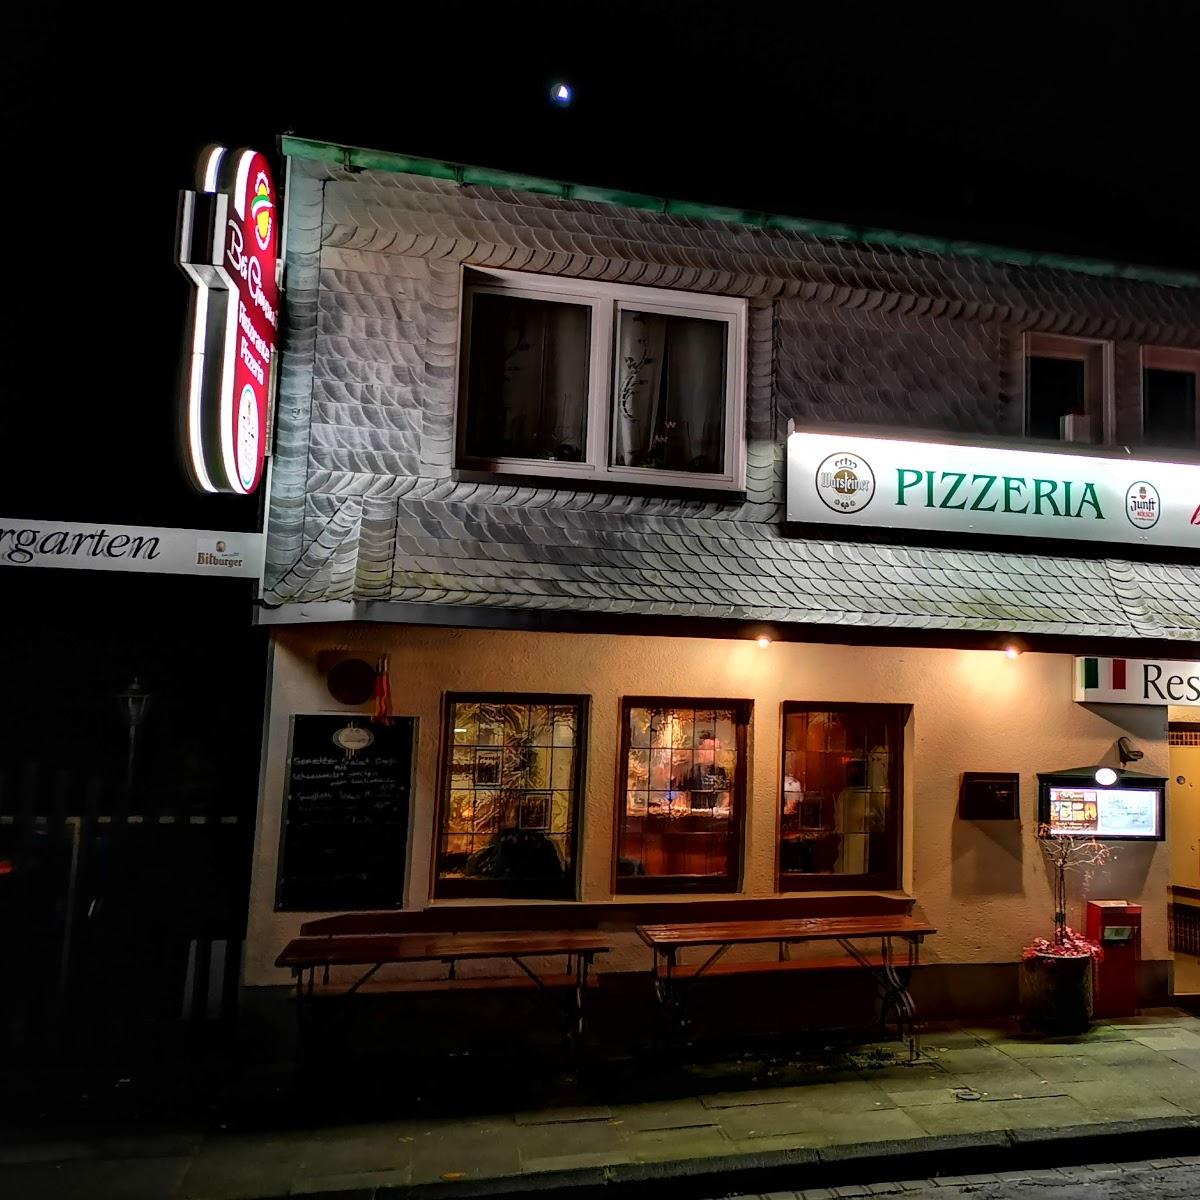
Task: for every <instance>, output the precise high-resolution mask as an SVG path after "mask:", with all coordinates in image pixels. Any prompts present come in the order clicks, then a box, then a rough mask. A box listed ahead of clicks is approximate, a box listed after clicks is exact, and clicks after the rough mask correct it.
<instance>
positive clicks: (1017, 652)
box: [1004, 642, 1021, 660]
mask: <svg viewBox="0 0 1200 1200" xmlns="http://www.w3.org/2000/svg"><path fill="white" fill-rule="evenodd" d="M1004 657H1005V658H1007V659H1010V660H1011V659H1014V658H1020V657H1021V647H1020V646H1015V645H1013V643H1012V642H1009V643H1008V645H1007V646H1005V647H1004Z"/></svg>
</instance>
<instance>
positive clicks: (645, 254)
mask: <svg viewBox="0 0 1200 1200" xmlns="http://www.w3.org/2000/svg"><path fill="white" fill-rule="evenodd" d="M287 202H288V206H289V227H288V244H287V260H286V261H287V277H286V292H287V307H286V334H285V340H284V350H283V356H282V360H281V370H280V381H279V392H278V401H277V412H276V425H277V436H276V443H275V460H274V467H273V477H272V484H271V497H270V524H269V541H268V552H267V555H268V577H267V594H266V601H267V603H268V605H270V606H280V609H281V611H282V612H286V611H287V608H288V606H293V605H296V604H299V603H313V602H320V601H350V602H355V604H357V605H362V604H365V603H366V602H381V603H383V604H384V605H394V606H395V607H394V608H387V609H386V610H385V611H386V612H387V613H388V614H389V615H390V614H394V616H395V619H396V620H405V619H409V618H408V617H406V613H408V612H411V611H415V610H412V609H411V606H413V605H421V606H429V605H433V606H439V608H445V609H447V610H461V609H462V607H463V606H469V607H470V608H472V609H475V610H477V615H478V610H481V609H484V610H490V611H492V612H495V611H496V610H516V609H544V610H572V611H588V612H596V613H627V614H647V615H650V614H653V615H675V616H680V617H691V616H695V617H706V618H731V619H742V620H745V619H754V620H760V619H761V620H770V621H780V622H812V623H817V624H826V625H833V626H837V625H857V626H880V627H893V628H912V629H922V630H929V629H940V630H972V631H997V632H1013V633H1047V634H1067V635H1083V636H1089V637H1146V638H1155V639H1163V638H1171V639H1182V640H1200V567H1192V566H1183V565H1178V566H1166V565H1155V564H1147V563H1140V562H1137V563H1133V562H1127V561H1123V560H1119V559H1115V558H1114V559H1104V558H1090V559H1089V558H1067V557H1049V556H1041V555H1035V554H1029V555H1018V554H1012V553H995V552H990V551H989V550H988V549H987V548H986V546H983V547H982V548H981V549H979V550H970V551H968V550H955V551H949V550H939V549H930V548H918V547H903V546H895V545H875V544H864V543H843V542H838V541H833V540H828V539H827V538H824V537H807V538H806V537H800V536H797V535H796V534H795V532H794V531H785V530H784V528H783V525H782V520H783V502H784V470H783V466H784V464H783V453H784V448H783V444H784V435H785V431H786V428H787V423H788V421H789V420H794V421H795V422H796V423H797V424H799V425H809V426H811V425H817V424H821V423H826V422H838V423H841V424H846V423H849V424H863V425H870V426H895V427H900V428H903V429H905V430H909V431H911V430H916V429H919V430H923V431H928V432H931V433H937V432H952V433H957V434H964V433H965V434H978V435H979V436H980V437H981V438H984V439H986V438H988V437H996V436H1010V437H1011V436H1013V435H1017V434H1019V433H1020V429H1021V420H1022V417H1021V395H1020V364H1019V359H1018V358H1017V357H1015V356H1014V346H1015V345H1016V344H1017V339H1019V336H1020V334H1021V332H1022V331H1025V330H1037V331H1045V332H1054V333H1062V334H1072V335H1080V336H1088V337H1097V338H1106V339H1111V340H1112V341H1113V343H1114V368H1115V369H1114V378H1115V381H1116V389H1117V394H1116V405H1115V411H1116V421H1117V434H1118V436H1119V437H1120V438H1121V439H1122V440H1127V441H1130V442H1135V441H1136V440H1137V436H1138V422H1139V419H1140V418H1139V416H1138V411H1139V410H1138V406H1137V402H1136V396H1135V395H1133V393H1134V392H1135V390H1136V388H1137V387H1138V385H1139V382H1140V373H1139V370H1138V352H1139V349H1138V348H1139V346H1140V345H1141V344H1153V345H1169V346H1180V347H1196V346H1200V290H1193V289H1188V288H1182V287H1170V286H1159V285H1155V284H1149V283H1141V282H1134V281H1131V280H1123V279H1116V278H1113V279H1109V278H1099V277H1092V276H1089V275H1086V274H1081V273H1078V272H1072V271H1067V270H1052V269H1044V268H1022V267H1018V266H1007V265H1003V264H998V263H995V262H991V261H986V260H985V259H983V258H981V257H971V256H970V255H967V254H964V255H961V256H952V255H935V254H931V253H922V252H902V251H898V250H886V249H881V248H876V247H872V246H869V245H858V244H851V243H848V242H834V241H823V240H820V239H817V238H813V237H808V236H802V235H799V234H795V233H789V232H784V231H781V230H775V229H759V228H753V227H750V226H746V225H739V224H735V223H732V222H729V223H725V222H718V221H712V220H700V219H692V218H686V217H680V216H666V215H662V214H655V213H649V212H646V211H642V210H635V209H625V208H621V207H617V206H615V205H612V204H606V203H600V202H588V201H580V200H572V199H558V198H554V197H550V196H545V195H538V194H534V193H530V192H515V191H508V190H502V189H498V188H484V187H478V186H467V185H463V184H460V183H457V182H454V181H452V180H442V179H433V178H426V177H423V176H417V175H411V174H399V173H389V172H384V171H363V172H350V171H344V170H339V169H336V168H333V169H331V168H329V167H327V166H324V165H322V164H319V163H315V162H311V161H306V160H304V159H300V158H296V159H293V160H292V171H291V176H290V187H289V194H288V198H287ZM464 265H474V266H491V267H504V268H508V269H517V270H528V271H536V272H541V273H547V274H554V273H557V274H562V275H568V276H573V277H578V278H586V279H599V280H605V281H610V282H627V283H631V284H637V285H639V286H647V285H649V286H661V287H666V288H673V289H677V290H694V291H698V292H714V293H723V294H729V295H738V296H744V297H747V298H748V299H749V302H750V322H749V351H748V371H749V378H748V391H747V437H748V467H747V480H746V489H745V494H744V496H741V497H737V498H732V499H731V500H730V501H729V502H717V501H713V500H710V499H704V500H696V499H693V498H687V497H686V496H683V495H682V494H681V495H680V496H679V497H678V498H674V497H664V496H630V495H617V494H612V493H607V492H602V491H583V490H572V489H570V488H569V487H567V486H560V487H555V486H553V485H547V486H544V487H531V486H520V485H517V484H512V483H507V482H503V481H500V482H496V483H479V482H468V481H464V480H458V479H456V478H455V473H454V461H453V451H454V446H453V423H454V409H455V402H456V397H455V366H456V358H457V350H458V347H457V340H458V307H459V298H460V289H461V271H462V268H463V266H464ZM1198 473H1200V469H1198ZM1197 491H1198V494H1197V499H1198V501H1200V487H1198V489H1197ZM698 562H700V563H702V564H703V566H697V563H698ZM340 611H341V613H342V615H347V614H348V615H351V616H353V615H355V614H361V613H362V612H363V611H365V610H364V609H362V608H352V609H349V610H344V609H343V610H340ZM379 611H380V609H379V608H378V603H377V604H376V606H375V607H374V608H373V609H372V612H373V615H376V616H377V615H378V614H379ZM426 611H427V610H426ZM277 615H279V614H278V613H277Z"/></svg>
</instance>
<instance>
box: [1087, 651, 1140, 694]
mask: <svg viewBox="0 0 1200 1200" xmlns="http://www.w3.org/2000/svg"><path fill="white" fill-rule="evenodd" d="M1075 661H1076V662H1077V663H1078V664H1079V673H1080V674H1079V682H1080V685H1081V686H1082V687H1083V688H1085V689H1086V690H1088V691H1092V690H1095V689H1103V690H1104V691H1107V692H1124V691H1127V690H1128V686H1129V685H1128V683H1127V671H1126V665H1127V660H1126V659H1124V658H1080V659H1076V660H1075Z"/></svg>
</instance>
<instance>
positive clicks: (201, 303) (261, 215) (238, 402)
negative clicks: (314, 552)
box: [176, 146, 280, 495]
mask: <svg viewBox="0 0 1200 1200" xmlns="http://www.w3.org/2000/svg"><path fill="white" fill-rule="evenodd" d="M279 221H280V213H279V197H278V193H277V191H276V188H275V181H274V179H273V178H272V176H271V167H270V164H269V163H268V162H267V159H266V157H265V156H264V155H262V154H260V153H259V152H258V151H256V150H236V151H232V152H230V151H228V150H226V149H225V148H224V147H223V146H210V147H209V148H208V149H207V150H206V151H205V152H204V154H203V155H201V158H200V164H199V167H198V170H197V173H196V190H195V191H185V192H182V193H181V194H180V203H179V237H178V240H177V242H176V259H177V262H178V264H179V266H180V268H181V269H182V271H183V273H184V274H185V275H186V276H187V277H188V279H189V280H190V281H191V283H192V285H193V288H194V291H193V294H192V303H191V312H190V316H189V322H188V330H189V333H188V341H187V346H186V365H185V369H184V372H183V378H182V382H181V391H182V397H181V402H182V405H183V433H184V438H183V440H184V442H185V446H186V451H185V454H184V461H185V463H186V465H187V470H188V474H189V476H190V477H191V480H192V483H193V485H194V486H195V487H196V488H197V489H199V490H200V491H204V492H233V493H235V494H239V495H245V494H246V493H249V492H253V491H254V490H255V489H256V488H257V487H258V485H259V482H260V481H261V479H262V471H263V460H264V458H265V455H266V449H267V446H266V443H267V423H268V419H269V413H270V401H271V394H270V393H271V386H272V381H273V377H274V365H275V348H276V345H277V341H278V332H279V284H278V262H279Z"/></svg>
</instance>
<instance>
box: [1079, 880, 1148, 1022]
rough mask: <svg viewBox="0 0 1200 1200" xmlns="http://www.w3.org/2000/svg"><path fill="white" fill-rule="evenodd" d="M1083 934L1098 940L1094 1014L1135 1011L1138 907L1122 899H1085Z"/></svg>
mask: <svg viewBox="0 0 1200 1200" xmlns="http://www.w3.org/2000/svg"><path fill="white" fill-rule="evenodd" d="M1087 935H1088V937H1089V938H1091V939H1092V941H1094V942H1099V944H1100V948H1101V949H1102V950H1103V951H1104V958H1103V960H1102V961H1101V962H1100V963H1099V964H1098V965H1097V966H1096V976H1095V980H1096V987H1095V996H1094V1010H1095V1014H1096V1016H1098V1017H1131V1016H1133V1015H1134V1013H1136V1012H1137V970H1138V963H1139V962H1141V958H1142V906H1141V905H1140V904H1128V903H1126V901H1124V900H1089V901H1088V902H1087Z"/></svg>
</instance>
